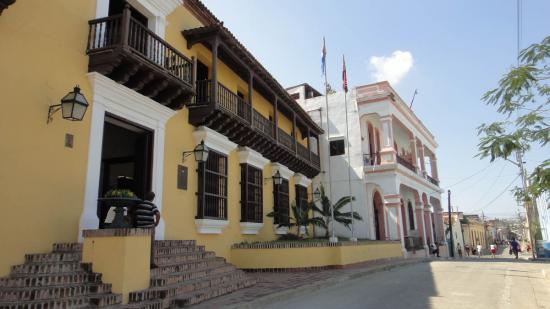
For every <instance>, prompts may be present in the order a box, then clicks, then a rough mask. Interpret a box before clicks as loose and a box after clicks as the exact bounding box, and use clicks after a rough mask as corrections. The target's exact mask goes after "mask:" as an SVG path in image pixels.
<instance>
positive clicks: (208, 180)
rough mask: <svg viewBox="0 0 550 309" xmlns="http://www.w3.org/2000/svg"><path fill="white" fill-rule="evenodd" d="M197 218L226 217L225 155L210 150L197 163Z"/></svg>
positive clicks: (224, 218) (223, 218)
mask: <svg viewBox="0 0 550 309" xmlns="http://www.w3.org/2000/svg"><path fill="white" fill-rule="evenodd" d="M198 195H199V197H198V209H197V218H198V219H204V218H208V219H222V220H226V219H227V157H226V156H224V155H222V154H220V153H218V152H216V151H214V150H212V149H211V150H210V153H209V154H208V160H207V161H206V162H205V163H199V194H198Z"/></svg>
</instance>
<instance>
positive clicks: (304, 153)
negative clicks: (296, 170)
mask: <svg viewBox="0 0 550 309" xmlns="http://www.w3.org/2000/svg"><path fill="white" fill-rule="evenodd" d="M296 146H297V147H296V148H297V150H298V156H300V157H301V158H302V159H306V160H309V152H310V151H309V150H308V149H307V147H305V146H304V145H302V144H300V143H297V144H296Z"/></svg>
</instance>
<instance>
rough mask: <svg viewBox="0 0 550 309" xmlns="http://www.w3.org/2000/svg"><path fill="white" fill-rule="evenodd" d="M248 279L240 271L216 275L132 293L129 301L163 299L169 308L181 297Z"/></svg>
mask: <svg viewBox="0 0 550 309" xmlns="http://www.w3.org/2000/svg"><path fill="white" fill-rule="evenodd" d="M246 278H247V277H246V274H245V273H244V272H243V271H240V270H237V271H232V272H229V273H222V274H215V275H211V276H207V277H204V278H200V279H196V280H189V281H187V282H184V283H178V284H173V285H169V286H164V287H157V288H149V289H146V290H141V291H136V292H132V293H130V297H129V300H130V302H131V303H134V302H141V301H147V300H153V299H163V300H165V302H164V306H165V308H167V307H169V306H172V305H173V300H174V299H175V298H177V297H178V296H180V295H183V294H188V293H192V292H195V291H199V290H202V289H206V288H211V287H215V286H218V285H222V284H225V283H227V282H232V281H235V280H241V279H246Z"/></svg>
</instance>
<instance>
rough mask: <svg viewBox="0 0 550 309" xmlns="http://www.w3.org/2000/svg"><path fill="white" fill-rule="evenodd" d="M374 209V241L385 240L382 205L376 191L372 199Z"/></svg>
mask: <svg viewBox="0 0 550 309" xmlns="http://www.w3.org/2000/svg"><path fill="white" fill-rule="evenodd" d="M373 208H374V231H375V233H376V240H386V232H385V225H384V203H383V201H382V196H381V195H380V193H379V192H378V191H376V192H374V197H373Z"/></svg>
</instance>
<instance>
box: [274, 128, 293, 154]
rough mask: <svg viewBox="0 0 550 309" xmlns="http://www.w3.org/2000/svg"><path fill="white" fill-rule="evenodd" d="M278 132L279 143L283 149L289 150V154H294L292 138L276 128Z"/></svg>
mask: <svg viewBox="0 0 550 309" xmlns="http://www.w3.org/2000/svg"><path fill="white" fill-rule="evenodd" d="M277 130H278V136H279V143H280V144H281V145H283V146H284V147H285V148H287V149H288V150H290V151H291V152H294V138H293V137H292V136H290V135H289V134H288V133H286V132H285V131H283V130H282V129H281V128H277Z"/></svg>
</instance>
